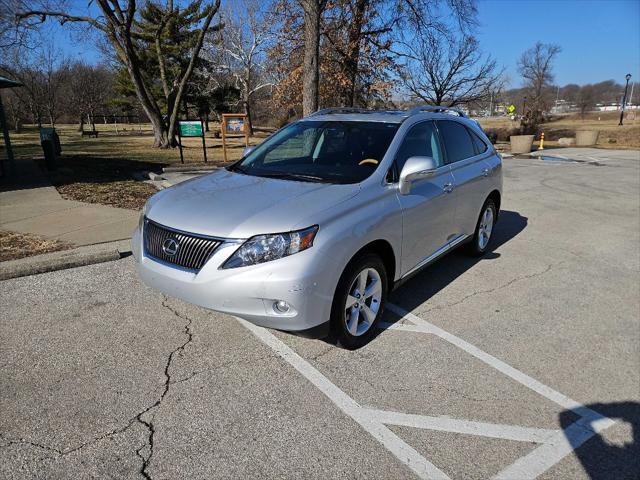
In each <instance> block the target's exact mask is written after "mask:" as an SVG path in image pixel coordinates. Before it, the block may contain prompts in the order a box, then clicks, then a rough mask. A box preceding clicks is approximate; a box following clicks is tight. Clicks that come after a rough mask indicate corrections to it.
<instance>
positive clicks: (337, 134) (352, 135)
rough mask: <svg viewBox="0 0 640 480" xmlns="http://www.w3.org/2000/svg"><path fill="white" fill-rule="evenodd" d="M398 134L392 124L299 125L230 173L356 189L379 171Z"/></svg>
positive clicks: (281, 133) (283, 131) (256, 152)
mask: <svg viewBox="0 0 640 480" xmlns="http://www.w3.org/2000/svg"><path fill="white" fill-rule="evenodd" d="M397 130H398V125H397V124H394V123H380V122H337V121H331V122H319V121H315V122H314V121H304V122H297V123H294V124H293V125H290V126H288V127H286V128H284V129H282V130H280V131H279V132H278V133H276V134H275V135H273V136H272V137H271V138H269V139H267V140H266V141H265V142H264V143H262V144H261V145H259V146H258V147H256V148H255V150H253V151H252V152H251V153H249V155H247V156H246V157H245V158H244V159H242V160H240V161H239V162H237V163H235V164H233V165H232V166H231V167H229V170H231V171H237V172H240V173H244V174H247V175H255V176H259V177H273V178H283V179H288V180H298V181H307V182H327V183H358V182H361V181H362V180H364V179H365V178H367V177H368V176H369V175H371V174H372V173H373V172H374V171H375V170H376V168H378V165H379V163H380V162H381V161H382V157H384V154H385V152H386V151H387V148H389V144H390V143H391V140H393V136H394V135H395V133H396V131H397Z"/></svg>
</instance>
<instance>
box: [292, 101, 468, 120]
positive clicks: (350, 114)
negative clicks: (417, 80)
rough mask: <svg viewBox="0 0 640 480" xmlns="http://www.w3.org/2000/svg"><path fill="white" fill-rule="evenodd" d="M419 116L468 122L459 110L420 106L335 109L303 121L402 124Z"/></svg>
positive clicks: (310, 116) (329, 109)
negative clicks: (389, 108)
mask: <svg viewBox="0 0 640 480" xmlns="http://www.w3.org/2000/svg"><path fill="white" fill-rule="evenodd" d="M416 115H420V117H421V118H425V117H426V118H451V117H452V116H453V117H457V118H459V119H464V120H469V117H467V116H466V115H465V113H464V112H462V111H461V110H458V109H455V108H452V107H445V106H439V105H420V106H417V107H415V108H412V109H411V110H365V109H360V108H350V107H335V108H325V109H323V110H319V111H317V112H315V113H313V114H311V115H309V116H307V117H305V118H303V119H302V120H303V121H306V120H310V121H322V122H332V121H333V122H340V121H342V122H382V123H397V124H399V123H402V122H403V121H405V120H406V119H407V118H409V117H413V116H416Z"/></svg>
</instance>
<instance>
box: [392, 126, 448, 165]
mask: <svg viewBox="0 0 640 480" xmlns="http://www.w3.org/2000/svg"><path fill="white" fill-rule="evenodd" d="M409 157H431V158H433V159H434V160H435V162H436V165H438V166H441V165H443V164H444V159H443V158H442V152H441V151H440V144H439V143H438V135H437V133H436V129H435V128H434V125H433V122H423V123H418V124H417V125H414V126H413V127H411V129H410V130H409V131H408V132H407V134H406V135H405V137H404V140H403V141H402V145H400V148H399V149H398V153H397V155H396V162H397V165H398V171H401V170H402V167H403V166H404V164H405V162H406V161H407V159H408V158H409Z"/></svg>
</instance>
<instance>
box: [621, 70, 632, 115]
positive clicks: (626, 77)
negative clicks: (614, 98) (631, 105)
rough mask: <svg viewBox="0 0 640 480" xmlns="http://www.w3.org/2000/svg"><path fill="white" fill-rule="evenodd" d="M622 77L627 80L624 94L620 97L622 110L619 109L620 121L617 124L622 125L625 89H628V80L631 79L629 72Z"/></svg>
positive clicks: (625, 97) (625, 90)
mask: <svg viewBox="0 0 640 480" xmlns="http://www.w3.org/2000/svg"><path fill="white" fill-rule="evenodd" d="M624 78H625V79H626V80H627V84H626V85H625V87H624V95H623V97H622V110H621V111H620V123H619V124H618V126H620V125H622V119H623V118H624V106H625V103H627V90H629V80H631V74H630V73H627V74H626V75H625V76H624Z"/></svg>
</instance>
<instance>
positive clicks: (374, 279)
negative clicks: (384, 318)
mask: <svg viewBox="0 0 640 480" xmlns="http://www.w3.org/2000/svg"><path fill="white" fill-rule="evenodd" d="M381 302H382V279H381V278H380V274H379V273H378V271H377V270H376V269H375V268H365V269H364V270H362V271H361V272H360V273H359V274H358V275H356V278H355V279H354V280H353V282H352V283H351V287H349V292H348V294H347V300H346V302H345V306H344V321H345V325H346V327H347V331H348V332H349V333H350V334H351V335H353V336H354V337H359V336H360V335H363V334H364V333H366V332H367V331H368V330H369V329H370V328H371V325H373V322H374V321H375V319H376V316H377V315H378V311H379V310H380V303H381Z"/></svg>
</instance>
